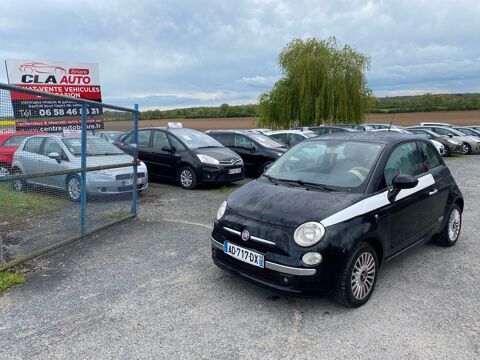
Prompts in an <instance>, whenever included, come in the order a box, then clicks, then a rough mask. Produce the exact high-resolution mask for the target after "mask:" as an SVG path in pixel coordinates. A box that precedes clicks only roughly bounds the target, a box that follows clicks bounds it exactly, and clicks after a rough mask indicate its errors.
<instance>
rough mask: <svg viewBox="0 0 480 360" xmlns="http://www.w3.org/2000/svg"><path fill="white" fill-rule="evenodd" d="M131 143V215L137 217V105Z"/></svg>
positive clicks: (136, 105) (136, 106)
mask: <svg viewBox="0 0 480 360" xmlns="http://www.w3.org/2000/svg"><path fill="white" fill-rule="evenodd" d="M133 143H134V144H135V149H134V151H133V192H132V215H133V216H137V176H138V174H137V170H138V169H137V163H138V104H135V111H134V113H133ZM145 175H146V174H145Z"/></svg>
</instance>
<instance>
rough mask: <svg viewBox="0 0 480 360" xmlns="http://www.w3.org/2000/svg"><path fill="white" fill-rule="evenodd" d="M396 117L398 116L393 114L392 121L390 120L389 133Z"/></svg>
mask: <svg viewBox="0 0 480 360" xmlns="http://www.w3.org/2000/svg"><path fill="white" fill-rule="evenodd" d="M395 115H396V114H393V116H392V120H390V125H388V130H387V131H390V129H391V127H392V123H393V119H395Z"/></svg>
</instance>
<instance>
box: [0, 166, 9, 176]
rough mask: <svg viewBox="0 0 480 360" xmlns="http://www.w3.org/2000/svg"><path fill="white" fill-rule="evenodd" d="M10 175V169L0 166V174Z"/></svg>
mask: <svg viewBox="0 0 480 360" xmlns="http://www.w3.org/2000/svg"><path fill="white" fill-rule="evenodd" d="M8 175H10V170H8V168H7V167H5V166H0V176H8Z"/></svg>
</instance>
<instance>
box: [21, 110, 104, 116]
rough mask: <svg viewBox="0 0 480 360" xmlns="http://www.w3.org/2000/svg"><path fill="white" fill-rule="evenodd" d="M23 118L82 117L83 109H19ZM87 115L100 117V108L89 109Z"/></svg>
mask: <svg viewBox="0 0 480 360" xmlns="http://www.w3.org/2000/svg"><path fill="white" fill-rule="evenodd" d="M17 111H18V113H19V114H20V116H22V117H41V116H75V115H82V109H81V108H79V109H75V108H73V109H35V110H34V109H18V110H17ZM87 115H100V109H99V108H91V109H90V108H88V109H87Z"/></svg>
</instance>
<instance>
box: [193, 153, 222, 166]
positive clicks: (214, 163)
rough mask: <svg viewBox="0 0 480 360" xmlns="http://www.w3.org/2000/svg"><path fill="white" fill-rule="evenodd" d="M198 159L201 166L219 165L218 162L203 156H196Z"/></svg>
mask: <svg viewBox="0 0 480 360" xmlns="http://www.w3.org/2000/svg"><path fill="white" fill-rule="evenodd" d="M197 157H198V159H199V160H200V162H201V163H202V164H208V165H220V162H219V161H218V160H217V159H215V158H213V157H211V156H208V155H203V154H197Z"/></svg>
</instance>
